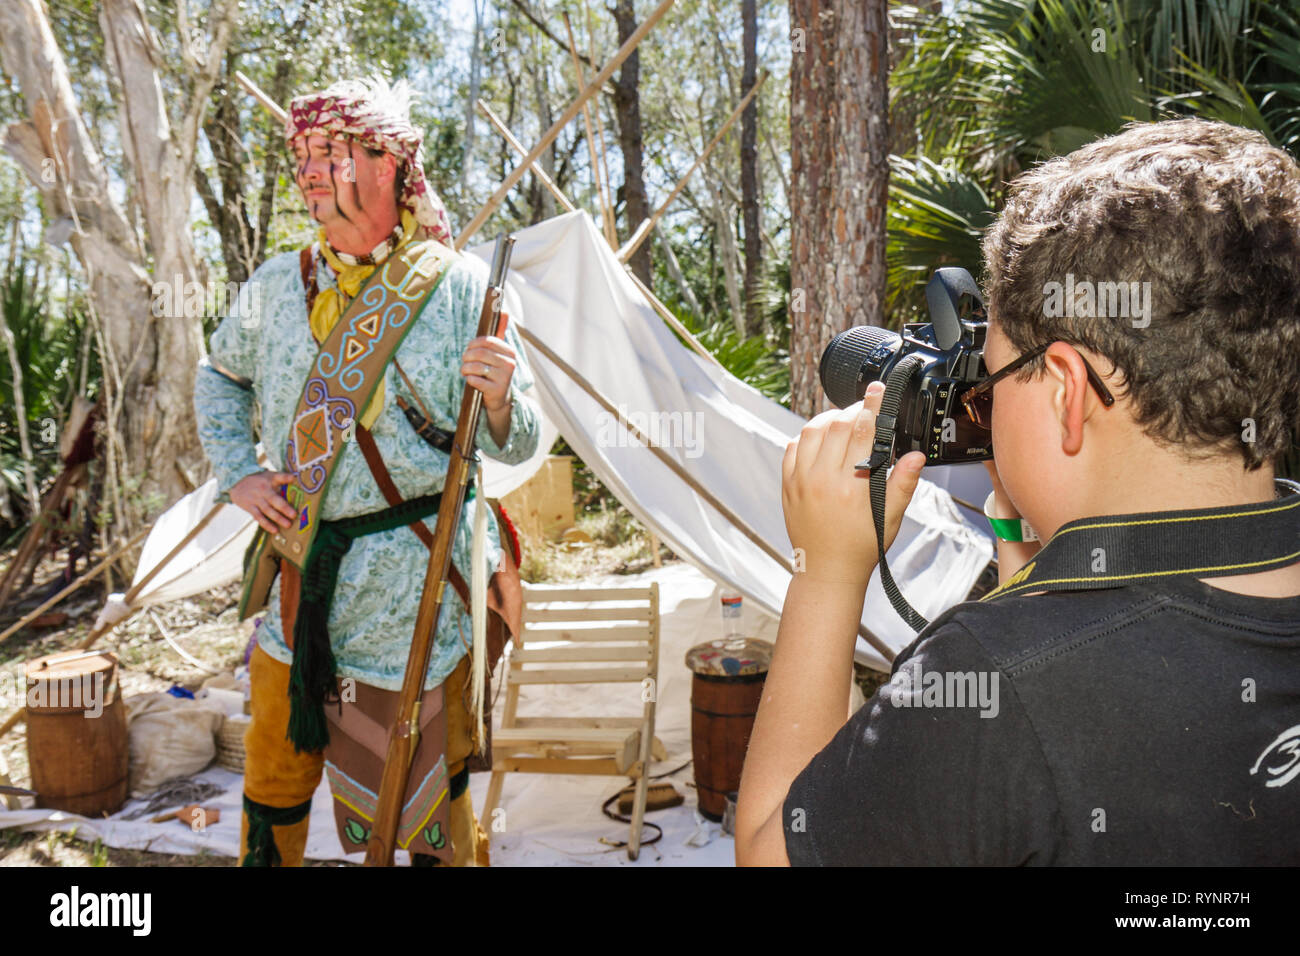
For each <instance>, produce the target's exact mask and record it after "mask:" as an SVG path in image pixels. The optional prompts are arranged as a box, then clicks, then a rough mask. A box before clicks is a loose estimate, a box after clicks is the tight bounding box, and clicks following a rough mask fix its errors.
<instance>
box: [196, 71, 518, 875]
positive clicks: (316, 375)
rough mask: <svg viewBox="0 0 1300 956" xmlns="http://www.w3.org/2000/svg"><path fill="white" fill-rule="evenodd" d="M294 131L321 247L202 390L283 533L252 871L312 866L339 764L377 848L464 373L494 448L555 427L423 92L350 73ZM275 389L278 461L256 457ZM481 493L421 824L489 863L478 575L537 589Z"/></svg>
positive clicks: (304, 103) (257, 707)
mask: <svg viewBox="0 0 1300 956" xmlns="http://www.w3.org/2000/svg"><path fill="white" fill-rule="evenodd" d="M285 133H286V141H287V145H288V147H289V149H290V150H291V151H292V153H293V156H294V159H295V170H296V182H297V185H298V188H299V189H300V190H301V192H302V194H303V198H304V199H305V201H306V203H307V208H308V211H309V213H310V214H311V216H312V218H313V219H315V220H316V221H317V222H318V223H319V224H320V226H321V229H320V232H319V236H318V240H317V242H316V243H314V244H313V245H312V246H311V248H310V249H309V250H308V249H304V250H301V251H298V252H288V253H284V254H281V255H278V256H275V257H273V258H271V259H269V260H268V261H267V262H265V263H264V264H263V265H262V266H261V267H260V268H258V269H257V271H256V272H255V273H254V274H253V275H252V277H251V278H250V279H249V282H248V283H247V284H246V287H245V288H244V290H242V292H241V295H240V298H239V301H238V303H237V306H236V309H235V310H234V312H232V314H230V315H228V316H227V317H226V319H225V320H224V321H223V322H222V323H221V325H220V327H219V328H218V329H217V331H216V332H215V333H214V334H213V336H212V341H211V348H210V355H209V358H208V359H205V360H204V361H203V362H202V363H201V365H200V369H199V375H198V381H197V384H196V387H195V409H196V412H197V414H198V422H199V434H200V438H201V439H202V442H203V446H204V448H205V450H206V451H207V454H208V456H209V458H210V459H211V461H212V464H213V469H214V471H215V473H216V475H217V478H218V481H219V484H220V492H221V495H222V499H223V500H227V497H228V500H229V501H231V502H233V503H234V504H236V505H238V506H240V507H241V508H243V509H245V510H246V511H248V512H249V513H250V514H252V515H253V516H254V517H255V518H256V519H257V522H258V524H259V525H260V526H261V528H262V529H263V531H264V532H265V533H264V534H261V533H260V534H259V540H258V542H257V545H256V551H255V553H254V552H250V558H249V561H250V568H249V572H248V575H247V576H246V581H245V598H244V603H245V606H246V608H247V609H248V610H249V611H251V610H252V609H254V608H256V607H257V606H259V605H260V604H261V603H263V602H264V603H265V606H266V607H267V612H266V614H265V616H264V617H263V618H262V619H261V621H260V622H259V626H258V629H257V632H256V634H257V647H256V649H255V650H254V652H253V657H252V661H251V664H250V680H251V684H252V723H251V725H250V728H249V731H248V733H247V736H246V739H245V744H246V751H247V756H246V764H245V783H244V819H243V830H242V836H241V841H240V843H241V845H240V859H241V862H242V863H243V864H244V865H298V864H301V862H302V858H303V852H304V849H305V846H306V840H307V828H308V817H309V812H310V808H311V799H312V794H313V793H314V792H315V790H316V788H317V786H318V784H319V782H320V780H321V776H322V773H326V774H327V775H328V777H329V781H330V784H331V789H332V790H333V793H334V798H335V800H334V803H335V810H336V819H337V823H338V825H339V830H340V836H341V838H342V839H343V842H344V845H345V846H346V847H349V848H352V849H356V850H363V849H364V848H365V842H366V839H367V838H368V836H369V828H370V825H371V821H372V820H373V816H374V800H375V791H376V790H377V789H378V779H379V774H380V772H381V771H382V766H383V757H384V754H385V747H386V736H387V733H388V728H389V726H391V716H392V714H393V713H394V710H393V708H394V707H395V698H396V694H395V693H394V692H395V691H396V690H397V689H398V688H399V687H400V686H401V682H402V675H403V673H404V671H405V667H406V662H407V655H408V651H409V648H410V643H411V637H412V633H413V630H414V624H415V617H416V608H417V605H418V602H419V597H420V589H421V585H422V583H423V579H424V572H425V568H426V566H427V564H428V558H429V553H428V545H429V542H430V541H431V537H430V535H429V531H428V527H427V525H426V524H424V523H423V521H422V520H421V519H425V518H432V517H434V516H436V513H437V501H438V496H439V493H440V492H441V490H442V487H443V481H444V477H445V474H446V469H447V461H448V456H447V453H446V452H445V451H444V450H443V449H444V448H446V447H448V446H447V444H446V438H447V435H448V433H452V432H454V430H455V424H456V413H457V410H458V409H459V405H460V397H461V393H462V390H463V388H464V387H465V384H466V383H468V384H469V385H471V386H473V387H474V388H477V389H479V391H481V392H482V393H483V409H484V415H483V416H482V418H481V419H480V422H479V429H478V435H477V442H478V447H479V448H480V449H481V450H482V451H483V453H485V454H487V455H490V456H491V457H493V458H495V459H497V460H500V461H503V462H506V463H517V462H519V461H522V460H524V459H526V458H527V457H529V456H530V455H531V454H532V453H533V452H534V451H535V449H536V446H537V441H538V412H537V409H536V406H535V405H534V403H533V401H532V400H531V399H530V398H529V397H528V396H527V395H526V394H524V393H525V392H526V391H527V390H528V389H529V388H530V387H531V385H532V378H531V375H530V374H529V372H528V370H527V368H526V367H525V366H524V365H523V364H522V362H521V361H520V359H519V354H518V353H519V343H518V340H517V338H516V337H515V335H514V333H513V331H511V330H507V331H506V332H505V333H504V335H503V336H502V337H500V338H498V337H495V336H493V337H485V338H472V336H473V335H474V330H475V327H476V323H477V320H478V316H479V312H480V309H481V307H482V304H483V299H484V294H485V291H486V287H487V268H486V266H485V265H484V264H483V263H481V262H479V261H478V260H477V259H474V258H471V257H463V256H461V255H459V254H457V253H456V252H454V251H453V250H452V249H451V248H450V245H451V241H452V239H451V231H450V226H449V223H448V219H447V215H446V212H445V210H444V208H443V206H442V203H441V201H440V200H439V199H438V197H437V196H436V195H435V194H434V193H433V191H432V190H431V189H430V187H429V185H428V183H427V182H426V181H425V178H424V172H423V169H422V166H421V151H420V144H421V136H420V134H419V133H418V132H417V131H416V130H415V129H414V128H413V127H412V125H411V122H410V119H409V94H408V91H407V89H406V87H405V85H404V84H398V86H396V87H394V88H390V87H388V85H387V84H385V83H383V82H382V81H378V80H375V81H366V82H359V81H347V82H342V83H337V84H335V85H334V86H331V87H330V88H329V89H327V90H325V91H324V92H322V93H314V94H309V95H306V96H300V97H298V98H297V99H295V100H293V102H292V103H291V104H290V109H289V117H288V121H287V126H286V131H285ZM254 403H256V404H257V405H258V406H259V408H260V425H261V437H262V440H263V444H264V448H265V452H266V454H267V456H268V458H269V459H270V460H271V462H272V463H273V464H274V466H275V468H276V469H277V470H275V471H266V470H263V469H262V468H260V467H259V466H258V464H257V459H256V456H255V451H254V436H253V424H252V423H253V407H254ZM417 429H418V430H417ZM354 446H355V447H354ZM477 506H478V502H477V501H475V500H467V502H466V506H465V512H464V515H463V518H462V521H461V523H460V525H459V527H458V530H457V534H456V539H455V544H454V547H453V551H452V563H453V566H454V569H455V570H454V572H453V574H452V583H453V585H456V586H455V587H452V588H449V589H448V591H449V592H450V593H449V594H448V595H447V596H446V597H445V598H444V607H443V612H442V614H441V615H440V618H439V621H438V626H437V633H436V635H435V641H434V647H433V652H432V655H431V659H430V663H429V670H428V678H427V682H426V685H425V687H426V693H425V697H424V698H422V702H421V707H422V710H421V735H420V745H419V748H418V749H417V752H416V756H415V759H414V761H413V763H412V767H411V775H410V785H409V786H408V790H407V794H406V798H405V803H404V808H403V814H402V820H401V824H400V827H399V832H398V846H399V847H401V848H405V849H407V850H409V851H410V852H411V853H412V861H413V863H421V864H423V863H431V862H433V861H434V860H437V859H441V860H442V861H443V862H449V863H452V864H453V865H474V863H475V862H476V859H478V858H479V855H480V852H479V851H480V849H481V851H482V855H483V856H485V855H486V845H483V846H482V847H481V848H480V847H479V842H480V840H481V839H482V837H481V831H480V830H479V829H478V824H477V822H476V821H475V819H474V815H473V811H472V808H471V805H470V798H469V791H468V786H467V784H468V769H467V767H466V760H467V758H469V757H471V756H472V754H473V753H474V752H475V751H476V749H477V747H478V742H479V741H478V738H479V736H480V735H479V733H478V720H477V719H474V718H472V716H471V707H470V704H469V699H470V693H469V685H470V673H471V667H470V664H471V660H470V658H471V655H470V654H469V653H468V650H469V647H470V645H471V634H472V632H473V627H472V626H471V615H470V613H469V611H468V610H467V604H468V603H469V602H468V591H467V589H466V587H465V581H466V580H469V579H471V578H472V577H474V576H476V574H481V575H484V576H492V585H493V586H492V588H491V590H490V594H491V595H492V596H493V597H494V598H495V604H493V602H492V601H491V600H490V601H489V604H490V605H491V606H493V607H494V608H495V609H496V610H499V611H501V614H502V615H504V617H505V618H506V619H507V620H508V619H510V618H511V616H512V614H513V616H514V617H515V619H516V620H517V601H515V603H514V607H513V609H512V608H511V607H510V605H511V599H510V598H509V595H508V594H506V596H505V597H502V595H503V594H505V593H506V592H508V591H509V587H508V585H509V581H508V580H507V581H506V586H498V585H499V582H500V581H501V580H503V579H507V578H508V577H509V574H510V572H513V571H514V563H513V562H514V560H516V558H517V556H516V555H512V554H511V553H510V549H509V548H508V547H501V546H499V540H498V528H497V521H496V517H495V515H494V514H493V513H492V512H491V511H490V510H489V511H488V514H487V534H486V535H485V537H486V547H484V548H483V551H484V552H485V553H484V554H483V560H482V561H481V562H480V567H479V568H477V569H474V568H473V562H472V560H471V558H472V555H471V550H472V549H471V544H472V537H473V534H472V526H473V522H472V518H473V513H474V509H475V508H476V507H477ZM266 567H270V568H272V569H273V570H272V571H271V573H269V574H267V575H265V577H264V578H259V577H258V569H259V568H266ZM277 570H278V572H279V573H278V577H275V583H274V586H272V587H270V589H269V594H268V593H267V591H266V590H265V585H266V584H267V583H268V582H269V581H270V580H271V579H272V576H273V575H274V574H275V572H276V571H277ZM480 580H482V578H480ZM259 581H260V582H261V583H260V585H259V583H258V582H259ZM515 581H516V582H517V572H515ZM259 586H260V587H262V588H263V590H262V591H261V596H260V598H259V594H258V593H257V591H258V587H259ZM516 592H517V584H516ZM516 596H517V595H516ZM246 613H247V612H246ZM480 613H483V612H482V611H480ZM480 633H481V629H480ZM327 745H328V746H327Z"/></svg>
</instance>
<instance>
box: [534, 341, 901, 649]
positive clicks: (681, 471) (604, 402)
mask: <svg viewBox="0 0 1300 956" xmlns="http://www.w3.org/2000/svg"><path fill="white" fill-rule="evenodd" d="M515 331H516V332H518V333H519V334H520V335H521V336H522V337H523V338H524V340H525V341H526V342H528V344H529V345H531V346H532V347H533V348H535V349H537V351H539V352H541V353H542V355H544V356H546V358H547V359H549V360H550V362H551V364H552V365H554V366H555V367H556V368H558V369H559V370H560V371H562V372H563V373H564V374H565V375H567V376H568V377H569V378H570V379H571V380H572V381H573V382H574V384H576V385H577V386H578V387H579V388H581V389H582V390H583V391H584V392H586V393H587V394H588V395H590V396H591V398H592V399H594V400H595V401H596V403H597V404H598V405H600V407H601V408H603V409H604V410H605V411H606V412H607V413H609V414H610V415H612V416H613V417H614V418H616V419H618V423H619V424H620V425H622V426H623V428H625V429H626V430H627V431H628V432H629V433H631V434H632V435H634V436H635V437H636V438H637V439H638V440H639V441H640V442H641V443H642V444H643V445H645V447H646V448H647V449H649V451H650V452H651V454H653V455H654V456H655V457H656V458H658V459H659V460H660V461H661V462H663V463H664V464H665V465H667V466H668V468H669V469H670V470H671V471H672V472H673V474H675V475H676V476H677V477H678V478H680V479H681V480H682V481H684V482H685V483H686V484H687V486H688V487H689V488H690V489H691V490H692V491H694V492H695V493H696V494H697V495H699V496H700V497H701V498H703V499H704V501H705V502H707V503H708V504H709V505H710V506H711V507H712V508H713V510H715V511H716V512H718V514H720V515H722V517H724V518H726V519H727V521H729V522H731V524H732V525H733V526H734V527H735V528H736V530H737V531H739V532H740V533H741V534H743V535H744V536H745V537H746V538H748V539H749V540H750V541H752V542H753V543H754V544H755V545H757V546H758V548H759V549H760V550H761V551H762V552H763V553H764V554H766V555H767V556H768V557H770V558H771V559H772V560H773V561H775V562H777V564H779V565H781V567H783V568H785V570H786V571H789V572H790V573H791V574H794V573H796V572H795V570H794V564H793V562H792V560H791V558H790V556H789V555H785V554H782V553H781V552H779V551H777V550H776V548H774V547H772V546H771V545H770V544H768V543H767V541H765V540H764V539H763V538H762V537H761V536H760V535H759V534H758V532H756V531H755V530H754V529H753V528H751V527H750V526H749V523H748V522H746V521H745V519H744V518H742V517H740V515H738V514H736V513H735V512H734V511H732V510H731V509H730V508H728V507H727V506H726V505H725V504H723V503H722V502H721V501H719V500H718V498H717V497H716V496H715V495H714V494H713V493H712V492H710V491H709V490H708V489H707V488H705V487H704V486H703V485H701V484H700V483H699V482H698V481H696V480H695V478H694V477H693V476H692V475H691V474H690V473H689V472H688V471H687V470H686V469H685V468H683V467H682V466H681V464H680V463H679V462H678V461H677V460H676V459H675V458H673V457H672V456H671V455H669V454H668V453H667V452H666V451H664V450H663V449H662V448H660V447H659V446H658V445H655V444H654V443H653V442H652V441H651V440H650V439H649V438H648V437H647V436H646V435H645V433H644V432H642V431H641V430H640V429H639V428H637V427H636V426H635V425H633V424H632V423H631V422H629V421H628V420H627V418H626V417H624V415H623V413H622V412H620V411H619V410H618V409H617V408H616V407H615V406H614V404H613V402H611V401H610V400H609V399H608V398H606V397H605V396H604V395H602V394H601V393H600V391H599V390H597V388H596V387H595V386H594V385H592V384H591V383H590V382H588V381H587V380H586V378H584V377H583V375H582V373H581V372H579V371H578V370H577V369H575V368H574V367H573V366H571V365H570V364H569V363H568V362H566V361H564V359H562V358H560V357H559V356H558V355H556V354H555V352H554V351H552V350H551V349H550V348H549V347H548V346H547V345H546V344H545V343H544V342H542V340H541V339H539V338H538V337H537V336H535V335H533V333H532V332H530V331H529V330H528V329H526V328H525V327H524V326H522V325H518V326H515ZM858 633H859V634H861V635H862V637H863V638H865V639H866V641H867V643H868V644H870V645H871V646H872V647H874V648H875V649H876V650H877V651H879V652H880V654H881V656H883V657H884V658H885V660H887V661H892V660H893V659H894V652H893V651H892V650H890V649H889V646H888V645H886V644H885V642H884V641H882V640H881V639H880V638H878V637H876V635H875V634H873V633H872V632H871V631H870V630H868V629H867V627H866V626H865V625H863V624H862V623H861V622H859V624H858Z"/></svg>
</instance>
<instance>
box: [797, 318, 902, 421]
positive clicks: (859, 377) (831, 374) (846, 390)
mask: <svg viewBox="0 0 1300 956" xmlns="http://www.w3.org/2000/svg"><path fill="white" fill-rule="evenodd" d="M902 342H903V339H902V336H900V335H899V334H898V333H897V332H891V331H889V330H888V329H882V328H880V327H879V326H875V325H856V326H854V327H853V328H851V329H846V330H845V331H843V332H840V333H839V334H838V335H836V336H835V338H833V339H831V344H830V345H828V346H826V351H825V352H823V353H822V360H821V364H820V365H819V366H818V369H817V374H818V376H819V377H820V378H821V380H822V389H823V390H824V391H825V392H826V397H827V398H829V399H830V400H831V401H832V402H833V403H834V404H835V406H836V407H837V408H847V407H848V406H850V405H852V404H853V403H854V402H856V401H858V400H859V399H861V398H862V396H863V395H864V394H865V393H866V391H867V386H868V385H869V384H871V382H873V381H875V380H876V379H878V378H880V377H881V376H882V374H883V373H884V371H885V369H887V368H888V366H889V365H890V363H891V362H892V361H893V359H894V357H895V356H896V355H897V354H898V350H899V347H900V346H901V345H902Z"/></svg>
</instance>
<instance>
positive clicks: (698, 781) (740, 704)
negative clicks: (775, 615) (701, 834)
mask: <svg viewBox="0 0 1300 956" xmlns="http://www.w3.org/2000/svg"><path fill="white" fill-rule="evenodd" d="M771 659H772V645H771V644H769V643H768V642H767V641H760V640H756V639H754V638H739V639H735V640H730V641H710V642H709V643H707V644H700V645H697V646H696V647H693V648H691V649H690V651H688V652H687V654H686V665H687V666H688V667H690V669H691V671H692V672H693V677H692V681H691V751H692V756H693V757H694V766H695V787H696V791H697V793H698V802H699V811H700V813H701V814H702V815H703V816H705V817H707V818H708V819H710V820H713V821H720V820H721V819H722V816H723V813H724V811H725V810H726V807H727V794H728V793H730V792H732V791H734V790H739V789H740V772H741V769H742V768H743V767H744V764H745V751H746V749H748V747H749V735H750V732H751V731H752V730H753V729H754V715H755V714H757V713H758V702H759V701H760V700H761V699H762V697H763V684H764V682H765V681H766V680H767V666H768V663H769V662H770V661H771Z"/></svg>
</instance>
